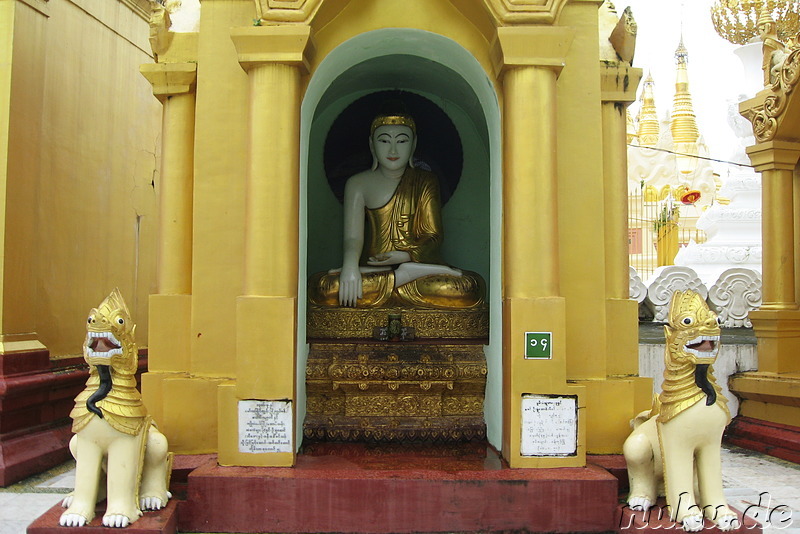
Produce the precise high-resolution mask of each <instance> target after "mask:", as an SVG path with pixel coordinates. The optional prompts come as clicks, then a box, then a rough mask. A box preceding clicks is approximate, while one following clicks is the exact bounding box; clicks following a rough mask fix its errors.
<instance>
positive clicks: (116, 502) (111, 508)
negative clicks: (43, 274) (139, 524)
mask: <svg viewBox="0 0 800 534" xmlns="http://www.w3.org/2000/svg"><path fill="white" fill-rule="evenodd" d="M135 329H136V326H135V325H134V324H133V321H132V320H131V316H130V312H129V311H128V307H127V306H126V305H125V301H124V300H123V298H122V295H121V294H120V292H119V290H118V289H115V290H114V291H113V292H112V293H111V294H110V295H109V296H108V297H106V299H105V300H104V301H103V302H102V303H101V304H100V306H98V307H97V308H94V309H93V310H92V311H91V312H90V313H89V318H88V320H87V324H86V340H85V341H84V344H83V355H84V359H85V360H86V362H87V363H88V364H89V366H90V372H89V379H88V380H87V381H86V389H84V390H83V391H82V392H81V393H80V394H79V395H78V396H77V397H76V398H75V408H73V410H72V412H71V413H70V417H72V420H73V423H72V431H73V432H75V435H74V436H73V437H72V440H71V441H70V444H69V448H70V451H71V452H72V455H73V456H74V457H75V461H76V472H75V491H74V492H73V493H72V494H71V495H69V496H68V497H67V498H66V499H64V502H63V503H62V504H63V506H64V507H65V508H67V509H66V511H65V512H64V513H63V514H62V515H61V519H60V520H59V523H60V524H61V525H62V526H67V527H82V526H84V525H86V524H87V523H89V522H90V521H91V520H92V518H93V517H94V511H95V506H96V504H97V502H98V501H100V500H102V498H103V497H104V496H105V497H106V500H107V507H106V513H105V515H103V525H105V526H107V527H127V526H128V525H129V524H131V523H133V522H134V521H136V520H137V519H139V517H140V516H141V515H142V510H158V509H161V508H163V507H164V506H165V505H166V504H167V501H168V500H169V498H170V497H171V495H170V493H169V491H167V487H168V485H169V475H170V473H171V463H172V455H171V454H170V453H168V450H167V439H166V438H165V437H164V435H163V434H161V433H160V432H159V431H158V430H157V429H156V427H155V424H154V423H153V421H152V418H151V417H150V416H149V415H148V414H147V409H146V408H145V406H144V404H143V403H142V396H141V394H140V393H139V391H138V390H137V389H136V376H135V375H136V370H137V368H138V360H139V356H138V351H137V348H136V342H135V341H134V337H133V334H134V330H135ZM103 474H105V481H106V483H105V484H104V483H103V482H102V479H103Z"/></svg>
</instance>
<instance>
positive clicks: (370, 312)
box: [303, 306, 489, 442]
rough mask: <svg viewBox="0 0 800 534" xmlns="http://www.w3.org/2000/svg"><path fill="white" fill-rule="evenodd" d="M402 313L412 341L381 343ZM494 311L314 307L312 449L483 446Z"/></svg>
mask: <svg viewBox="0 0 800 534" xmlns="http://www.w3.org/2000/svg"><path fill="white" fill-rule="evenodd" d="M390 314H394V315H396V314H400V316H401V320H402V323H403V325H404V327H405V328H407V329H409V330H410V329H413V332H414V334H415V339H414V340H413V341H379V340H375V339H373V334H374V332H375V331H376V329H378V328H380V327H381V326H384V325H386V324H387V321H388V319H389V315H390ZM488 331H489V319H488V310H487V309H486V308H483V307H481V308H475V309H467V310H410V309H404V310H399V309H353V308H321V307H316V306H310V307H309V311H308V338H309V345H310V347H309V355H308V363H307V366H306V388H307V415H306V419H305V423H304V425H303V436H304V440H305V441H308V442H314V441H356V442H458V441H471V440H484V439H485V438H486V423H485V421H484V418H483V401H484V394H485V389H486V373H487V368H486V357H485V355H484V351H483V345H484V344H485V343H486V342H487V339H488Z"/></svg>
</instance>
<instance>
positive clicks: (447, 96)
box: [295, 28, 503, 449]
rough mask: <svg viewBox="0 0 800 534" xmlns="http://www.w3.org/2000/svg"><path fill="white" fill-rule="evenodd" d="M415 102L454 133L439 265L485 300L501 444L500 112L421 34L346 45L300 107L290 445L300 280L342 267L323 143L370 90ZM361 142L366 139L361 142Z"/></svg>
mask: <svg viewBox="0 0 800 534" xmlns="http://www.w3.org/2000/svg"><path fill="white" fill-rule="evenodd" d="M394 89H400V90H404V91H410V92H413V93H417V94H419V95H421V96H423V97H425V98H428V99H430V100H431V101H433V102H434V103H435V104H437V105H438V106H439V107H441V108H442V109H443V110H444V111H445V112H446V113H447V114H448V116H449V117H450V119H451V120H452V121H453V123H454V124H455V126H456V128H457V129H458V131H459V135H460V136H461V141H462V147H463V151H464V171H463V173H462V177H461V180H460V183H459V186H458V188H457V189H456V191H455V193H454V194H453V197H452V198H451V199H450V201H449V202H448V203H447V205H446V206H445V207H444V210H443V219H444V230H445V243H444V245H443V250H442V253H443V257H444V258H445V260H446V261H447V262H449V263H451V264H453V265H455V266H458V267H461V268H465V269H470V270H474V271H476V272H478V273H480V274H481V275H483V277H484V279H485V280H486V282H487V290H488V292H489V314H490V329H489V345H488V346H486V347H485V349H484V350H485V353H486V361H487V365H488V376H487V381H486V397H485V399H486V400H485V403H484V412H485V416H486V424H487V437H488V439H489V442H490V443H491V444H492V445H493V446H495V447H496V448H497V449H500V448H501V441H502V414H503V409H502V387H503V386H502V375H503V373H502V294H501V293H502V277H501V253H502V248H501V236H502V157H501V153H502V147H501V135H500V107H499V103H498V99H497V94H496V93H495V89H494V86H493V85H492V82H491V81H490V80H489V78H488V76H487V74H486V72H485V71H484V70H483V68H482V67H481V65H480V63H479V62H478V61H477V60H476V59H475V57H474V56H472V54H470V52H469V51H467V50H466V49H465V48H464V47H462V46H461V45H459V44H458V43H456V42H455V41H453V40H451V39H448V38H446V37H443V36H441V35H437V34H434V33H431V32H426V31H423V30H416V29H409V28H386V29H381V30H375V31H371V32H367V33H364V34H361V35H358V36H356V37H354V38H352V39H350V40H348V41H345V42H344V43H342V44H341V45H339V46H338V47H337V48H336V49H334V50H333V51H332V52H331V53H330V54H328V56H326V58H325V59H324V60H323V61H322V63H321V64H320V65H319V67H318V68H317V69H316V71H315V73H314V75H313V76H312V78H311V80H310V82H309V85H308V88H307V90H306V93H305V95H304V97H303V103H302V106H301V125H300V126H301V129H300V191H301V194H300V228H299V230H300V232H299V233H300V243H299V250H300V265H299V267H300V268H299V272H298V306H297V313H298V322H297V324H298V331H297V381H296V388H297V394H296V399H297V406H296V412H295V414H296V418H297V419H296V421H297V425H296V441H295V443H296V445H297V446H298V447H299V445H300V443H301V442H302V421H303V418H304V417H305V402H306V395H305V367H306V360H307V354H308V345H307V344H306V339H305V338H306V334H305V315H306V280H307V279H308V276H309V275H310V274H313V273H314V272H318V271H321V270H326V269H330V268H332V267H339V266H340V264H341V232H342V207H341V205H340V204H339V202H338V201H337V200H336V198H335V197H334V195H333V193H332V192H331V190H330V188H329V187H328V184H327V180H326V177H325V175H324V170H323V148H324V142H325V136H326V135H327V132H328V130H329V128H330V126H331V124H332V123H333V121H334V119H335V118H336V117H337V116H338V114H339V113H341V112H342V110H344V109H345V108H346V107H347V106H348V105H349V104H350V103H351V102H353V101H355V100H357V99H358V98H360V97H362V96H364V95H367V94H370V93H372V92H376V91H382V90H394ZM364 142H365V143H366V142H367V139H366V138H365V139H364Z"/></svg>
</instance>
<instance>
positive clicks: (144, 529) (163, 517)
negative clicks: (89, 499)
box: [27, 500, 178, 534]
mask: <svg viewBox="0 0 800 534" xmlns="http://www.w3.org/2000/svg"><path fill="white" fill-rule="evenodd" d="M177 506H178V505H177V503H176V501H174V500H172V501H170V502H169V503H168V504H167V506H166V507H165V508H164V509H163V510H158V511H154V512H145V513H144V515H143V516H142V517H140V518H139V520H138V521H136V522H135V523H134V524H132V525H129V526H128V527H126V528H125V529H119V528H109V527H104V526H103V510H104V508H105V504H104V503H101V504H100V505H99V506H98V507H97V515H96V516H95V518H94V519H93V520H92V522H91V523H89V524H88V525H86V526H85V527H74V528H66V527H62V526H60V525H59V524H58V520H59V518H60V517H61V514H62V513H63V512H64V508H62V507H61V504H56V505H55V506H53V507H52V508H50V509H49V510H48V511H47V512H45V513H44V514H43V515H42V516H40V517H39V519H37V520H36V521H34V522H33V523H31V524H30V526H29V527H28V531H27V534H64V532H70V533H72V534H119V533H120V532H125V533H127V534H175V532H176V526H177V522H178V521H177V518H178V514H177Z"/></svg>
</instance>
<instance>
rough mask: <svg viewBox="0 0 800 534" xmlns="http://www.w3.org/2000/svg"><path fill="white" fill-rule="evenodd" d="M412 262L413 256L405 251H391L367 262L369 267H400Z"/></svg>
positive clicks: (373, 257)
mask: <svg viewBox="0 0 800 534" xmlns="http://www.w3.org/2000/svg"><path fill="white" fill-rule="evenodd" d="M407 261H411V254H409V253H408V252H406V251H405V250H390V251H388V252H384V253H382V254H378V255H377V256H372V257H370V258H369V260H367V264H368V265H398V264H400V263H406V262H407Z"/></svg>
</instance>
